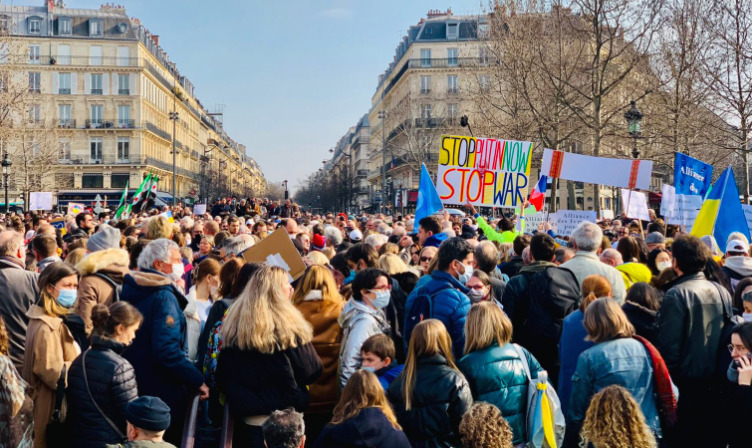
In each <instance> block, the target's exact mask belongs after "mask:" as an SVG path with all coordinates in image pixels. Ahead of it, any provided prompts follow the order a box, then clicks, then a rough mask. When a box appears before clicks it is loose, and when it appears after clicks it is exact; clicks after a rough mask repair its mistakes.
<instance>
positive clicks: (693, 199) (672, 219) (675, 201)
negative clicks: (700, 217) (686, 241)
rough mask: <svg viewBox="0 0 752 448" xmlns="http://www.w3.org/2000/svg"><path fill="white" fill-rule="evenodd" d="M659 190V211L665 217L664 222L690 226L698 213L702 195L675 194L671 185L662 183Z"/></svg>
mask: <svg viewBox="0 0 752 448" xmlns="http://www.w3.org/2000/svg"><path fill="white" fill-rule="evenodd" d="M661 191H662V193H663V199H662V201H661V213H662V214H663V216H664V218H666V223H667V224H674V225H679V226H685V227H687V228H691V227H692V225H693V224H694V223H695V219H697V214H698V213H700V208H701V207H702V196H698V195H689V194H676V192H675V190H674V187H672V186H671V185H664V186H663V188H662V189H661Z"/></svg>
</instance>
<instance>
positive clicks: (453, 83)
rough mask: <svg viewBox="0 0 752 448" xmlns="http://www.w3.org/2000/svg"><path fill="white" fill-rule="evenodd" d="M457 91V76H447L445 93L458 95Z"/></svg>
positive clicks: (458, 89)
mask: <svg viewBox="0 0 752 448" xmlns="http://www.w3.org/2000/svg"><path fill="white" fill-rule="evenodd" d="M459 91H460V88H459V85H458V84H457V75H447V93H459Z"/></svg>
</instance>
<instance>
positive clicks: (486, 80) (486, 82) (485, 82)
mask: <svg viewBox="0 0 752 448" xmlns="http://www.w3.org/2000/svg"><path fill="white" fill-rule="evenodd" d="M478 87H480V90H481V92H487V91H488V90H489V89H490V88H491V77H490V76H488V75H479V76H478Z"/></svg>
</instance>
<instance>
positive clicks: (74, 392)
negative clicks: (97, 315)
mask: <svg viewBox="0 0 752 448" xmlns="http://www.w3.org/2000/svg"><path fill="white" fill-rule="evenodd" d="M124 348H125V345H123V344H122V343H120V342H116V341H113V340H111V339H102V338H99V337H97V336H94V337H93V339H92V345H91V349H90V350H89V351H88V352H86V375H87V377H88V379H89V389H90V390H91V394H92V396H94V399H95V400H97V405H98V406H99V408H100V409H102V412H104V414H105V415H106V416H107V418H109V419H110V420H112V422H113V423H114V424H115V425H116V426H117V427H118V428H119V429H120V433H121V434H123V435H125V433H126V432H125V426H126V425H125V408H126V406H127V405H128V403H129V402H130V401H131V400H134V399H135V398H136V397H138V389H137V387H136V373H135V372H134V371H133V366H131V364H130V363H129V362H128V361H127V360H126V359H125V358H123V357H122V356H120V353H121V352H122V351H123V349H124ZM66 397H67V400H68V420H67V421H68V422H69V425H70V430H71V433H72V434H75V435H76V446H80V447H92V448H94V447H97V448H101V447H104V446H105V445H106V444H108V443H118V442H121V441H122V440H123V439H122V438H121V437H120V436H119V435H118V434H117V433H116V432H115V430H114V429H112V426H110V424H109V423H107V421H106V420H105V419H104V417H102V414H101V413H100V412H99V411H98V410H97V407H96V406H95V405H94V403H92V401H91V398H90V397H89V393H88V392H87V390H86V382H85V379H84V371H83V356H79V357H78V358H76V360H75V361H73V365H71V369H70V373H69V374H68V389H67V390H66Z"/></svg>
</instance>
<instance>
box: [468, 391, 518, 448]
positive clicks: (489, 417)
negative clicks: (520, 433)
mask: <svg viewBox="0 0 752 448" xmlns="http://www.w3.org/2000/svg"><path fill="white" fill-rule="evenodd" d="M460 437H461V438H462V445H463V446H464V447H466V448H485V447H494V448H512V441H513V440H514V436H513V434H512V428H510V427H509V423H508V422H507V421H506V420H504V417H502V416H501V411H500V410H499V408H497V407H496V406H494V405H492V404H488V403H483V402H480V401H478V402H476V403H474V404H473V406H472V407H471V408H470V410H469V411H467V412H466V413H465V415H463V416H462V421H460Z"/></svg>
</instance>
